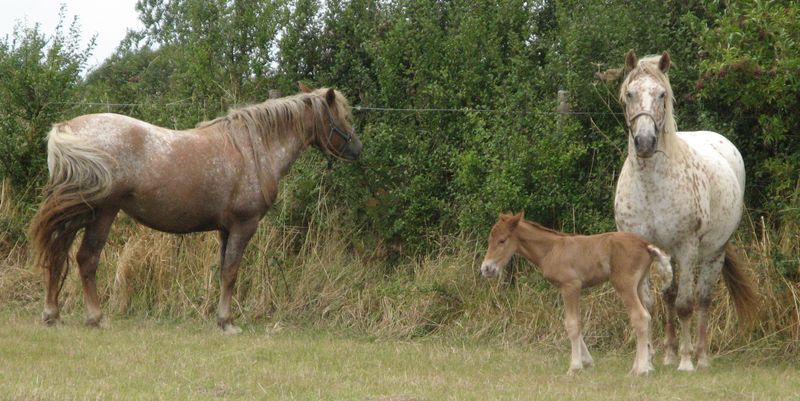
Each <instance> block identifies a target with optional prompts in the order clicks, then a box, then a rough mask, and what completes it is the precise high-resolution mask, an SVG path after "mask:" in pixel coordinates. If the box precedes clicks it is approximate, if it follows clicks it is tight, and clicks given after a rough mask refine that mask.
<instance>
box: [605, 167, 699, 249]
mask: <svg viewBox="0 0 800 401" xmlns="http://www.w3.org/2000/svg"><path fill="white" fill-rule="evenodd" d="M657 173H658V176H659V177H661V178H660V179H659V180H658V182H654V181H653V180H652V179H648V177H645V178H642V177H637V176H635V175H634V176H628V177H622V176H621V178H620V180H621V182H620V185H618V187H617V197H616V199H615V205H614V207H615V219H616V222H617V226H618V228H619V229H620V230H621V231H628V232H633V233H637V234H639V235H641V236H643V237H644V238H645V239H647V240H649V241H652V242H655V243H656V244H659V245H662V246H667V245H669V244H672V243H673V242H674V240H675V239H676V238H681V237H684V236H686V235H688V234H691V233H696V232H698V231H700V230H701V228H702V226H703V225H704V222H706V221H707V220H708V211H707V205H706V203H707V202H704V201H703V200H702V197H701V193H700V192H701V191H700V188H701V187H702V186H703V185H705V184H704V183H703V182H702V180H701V179H700V178H699V174H695V173H693V172H692V171H680V172H669V171H666V172H665V171H659V172H657ZM623 178H627V180H625V181H623Z"/></svg>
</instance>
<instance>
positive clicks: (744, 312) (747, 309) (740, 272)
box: [722, 243, 759, 323]
mask: <svg viewBox="0 0 800 401" xmlns="http://www.w3.org/2000/svg"><path fill="white" fill-rule="evenodd" d="M722 278H723V279H724V280H725V286H726V287H728V292H730V294H731V299H732V300H733V305H734V307H735V308H736V314H737V315H738V316H739V319H740V320H742V322H744V323H752V322H754V321H755V320H756V317H757V313H758V307H759V306H758V303H759V302H758V295H757V294H756V291H755V288H754V287H753V282H752V280H750V278H749V277H748V276H747V274H746V273H745V271H744V266H743V263H742V261H741V259H740V258H739V255H738V254H737V253H736V249H735V248H734V247H733V245H731V244H730V243H728V244H726V245H725V262H724V264H723V265H722Z"/></svg>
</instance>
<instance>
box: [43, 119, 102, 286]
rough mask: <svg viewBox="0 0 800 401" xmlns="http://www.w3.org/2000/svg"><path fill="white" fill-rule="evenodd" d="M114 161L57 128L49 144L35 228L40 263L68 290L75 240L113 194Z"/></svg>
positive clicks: (66, 129)
mask: <svg viewBox="0 0 800 401" xmlns="http://www.w3.org/2000/svg"><path fill="white" fill-rule="evenodd" d="M111 163H112V159H111V156H110V155H108V154H107V153H106V152H104V151H102V150H100V149H97V147H95V146H93V145H92V144H91V143H90V142H89V141H88V140H87V139H86V138H83V137H80V136H77V135H75V134H73V133H72V129H71V128H70V127H69V125H67V124H65V123H61V124H56V125H55V126H54V127H53V129H52V130H51V131H50V134H49V135H48V140H47V168H48V170H49V172H50V176H49V179H48V181H47V185H46V186H45V189H44V199H43V200H42V203H41V205H40V206H39V210H38V211H37V212H36V215H35V216H34V217H33V220H32V221H31V225H30V228H29V230H30V238H31V243H32V245H33V255H34V263H35V264H36V265H38V266H41V267H42V269H44V270H45V272H49V273H50V274H49V275H46V277H49V278H48V280H51V279H52V278H55V277H60V280H61V281H60V283H59V285H63V280H64V277H65V276H66V271H64V273H62V269H63V267H64V265H65V263H66V262H67V253H68V252H69V248H70V245H72V242H73V241H74V239H75V235H76V234H77V233H78V231H79V230H80V229H81V228H83V227H84V226H85V225H86V224H87V223H88V222H89V221H90V220H91V218H92V214H93V205H94V204H96V202H97V201H98V200H100V199H102V198H104V197H106V196H108V194H109V193H110V192H111V184H112V177H111V168H110V165H111Z"/></svg>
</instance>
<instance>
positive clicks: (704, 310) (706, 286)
mask: <svg viewBox="0 0 800 401" xmlns="http://www.w3.org/2000/svg"><path fill="white" fill-rule="evenodd" d="M724 261H725V254H724V253H722V254H720V255H719V256H718V257H717V258H715V259H714V260H712V261H711V262H710V263H708V264H706V265H702V266H700V269H701V270H700V274H699V275H698V277H697V343H696V344H695V349H694V352H695V355H697V367H698V368H708V367H710V366H711V360H710V359H709V357H708V307H709V306H710V305H711V297H712V296H713V295H714V286H715V284H716V283H717V281H718V280H719V275H720V272H721V271H722V264H723V262H724Z"/></svg>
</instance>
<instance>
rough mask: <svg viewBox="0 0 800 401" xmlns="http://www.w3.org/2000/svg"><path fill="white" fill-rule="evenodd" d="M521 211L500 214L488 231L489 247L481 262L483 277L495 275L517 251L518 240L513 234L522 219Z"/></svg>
mask: <svg viewBox="0 0 800 401" xmlns="http://www.w3.org/2000/svg"><path fill="white" fill-rule="evenodd" d="M523 215H524V214H523V212H519V213H518V214H511V213H506V214H501V215H500V217H499V218H498V219H497V223H494V226H493V227H492V231H490V232H489V249H487V250H486V256H484V258H483V262H482V263H481V274H483V277H495V276H497V275H498V274H499V273H500V271H501V269H502V268H503V267H505V266H506V265H507V264H508V261H509V260H511V257H512V256H514V253H515V252H516V251H517V246H518V245H519V240H518V238H517V236H516V235H514V234H515V231H516V229H517V226H519V222H520V221H522V218H523Z"/></svg>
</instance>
